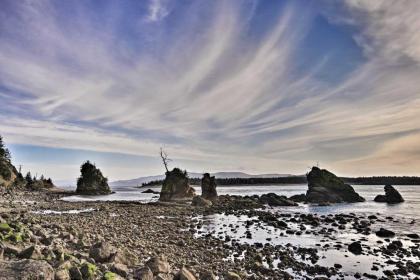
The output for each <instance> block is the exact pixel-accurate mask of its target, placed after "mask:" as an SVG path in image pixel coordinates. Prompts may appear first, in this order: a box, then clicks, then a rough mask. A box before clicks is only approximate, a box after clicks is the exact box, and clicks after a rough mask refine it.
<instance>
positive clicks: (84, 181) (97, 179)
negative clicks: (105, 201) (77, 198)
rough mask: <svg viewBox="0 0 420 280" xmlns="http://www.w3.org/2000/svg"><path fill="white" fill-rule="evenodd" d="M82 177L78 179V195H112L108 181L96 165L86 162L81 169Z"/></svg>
mask: <svg viewBox="0 0 420 280" xmlns="http://www.w3.org/2000/svg"><path fill="white" fill-rule="evenodd" d="M80 172H81V175H80V177H79V179H77V189H76V193H78V194H83V195H105V194H110V193H111V189H110V188H109V186H108V179H107V178H106V177H104V176H103V175H102V172H101V170H99V169H98V168H97V167H96V166H95V165H94V164H92V163H90V162H89V161H86V162H85V163H83V164H82V166H81V167H80Z"/></svg>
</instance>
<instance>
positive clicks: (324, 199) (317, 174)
mask: <svg viewBox="0 0 420 280" xmlns="http://www.w3.org/2000/svg"><path fill="white" fill-rule="evenodd" d="M306 177H307V179H308V191H307V192H306V200H307V202H310V203H328V202H329V203H339V202H363V201H365V199H364V198H363V197H361V196H360V195H359V194H358V193H357V192H356V191H355V190H354V189H353V187H352V186H350V185H348V184H345V183H344V182H343V180H341V179H340V178H338V177H337V176H335V175H334V174H333V173H331V172H329V171H328V170H325V169H320V168H318V167H312V170H311V171H310V172H309V173H308V174H307V176H306Z"/></svg>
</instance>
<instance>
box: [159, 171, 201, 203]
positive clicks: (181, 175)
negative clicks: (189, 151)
mask: <svg viewBox="0 0 420 280" xmlns="http://www.w3.org/2000/svg"><path fill="white" fill-rule="evenodd" d="M194 196H195V190H194V189H193V188H192V187H191V186H190V185H189V184H188V175H187V172H186V171H182V170H181V169H179V168H174V169H173V170H172V171H168V172H166V177H165V180H164V181H163V184H162V190H161V192H160V198H159V200H160V201H171V200H182V199H191V198H193V197H194Z"/></svg>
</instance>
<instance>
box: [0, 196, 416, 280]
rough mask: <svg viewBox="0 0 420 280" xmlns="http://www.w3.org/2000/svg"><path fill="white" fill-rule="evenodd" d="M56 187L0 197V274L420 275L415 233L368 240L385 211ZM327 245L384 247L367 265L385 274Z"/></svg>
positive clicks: (370, 251) (369, 252)
mask: <svg viewBox="0 0 420 280" xmlns="http://www.w3.org/2000/svg"><path fill="white" fill-rule="evenodd" d="M60 195H61V194H51V193H50V192H39V193H36V194H34V193H33V192H26V193H25V192H22V193H19V194H15V196H14V197H13V198H11V197H9V196H8V195H4V196H2V197H1V200H0V216H1V220H0V224H1V226H0V231H1V232H0V234H1V236H0V237H1V240H2V241H0V244H1V245H0V279H217V278H216V277H218V279H347V278H346V277H350V276H351V277H353V278H367V279H397V278H398V279H399V278H401V279H418V278H417V277H418V276H419V275H420V270H419V267H420V260H419V259H420V251H419V246H420V245H419V236H418V235H416V233H414V232H413V233H412V234H411V235H410V236H402V235H401V234H400V233H398V232H397V233H394V232H392V233H393V235H392V234H390V233H389V232H388V235H386V236H383V237H380V238H381V239H380V240H378V242H380V243H377V244H376V245H375V246H371V245H370V246H368V245H367V243H366V242H365V241H366V240H367V238H368V236H372V235H373V236H376V235H378V234H379V235H381V234H383V233H384V231H386V229H384V230H382V231H380V230H376V229H375V228H376V225H377V224H378V225H381V226H382V224H384V225H385V226H386V222H387V221H389V219H391V218H390V217H380V216H374V217H373V216H370V217H364V216H358V215H355V214H337V215H329V216H320V215H304V214H291V213H281V212H280V213H276V212H273V211H266V209H264V208H265V207H269V206H266V205H264V204H262V203H261V201H260V199H259V198H258V197H234V196H219V199H218V200H217V201H214V202H213V204H212V206H208V207H194V206H191V204H190V203H166V202H156V203H149V204H141V203H135V202H83V203H79V202H72V203H69V202H64V201H61V200H59V199H58V198H59V197H60ZM268 197H270V196H266V197H264V198H263V200H264V201H265V200H267V199H268ZM46 210H49V211H51V210H53V211H55V212H48V211H46ZM74 210H80V213H78V212H77V211H74ZM60 213H61V214H60ZM211 215H231V216H236V217H239V216H246V217H248V218H249V219H247V220H246V221H245V222H244V225H243V226H244V228H245V229H248V230H247V231H245V232H244V234H243V240H246V239H248V240H250V241H251V240H253V239H254V236H253V234H254V233H253V231H252V230H251V229H253V228H255V229H264V230H269V231H270V232H272V233H275V235H278V236H281V235H283V236H301V235H305V234H307V235H308V234H312V235H314V236H322V237H323V238H324V239H325V242H322V244H317V245H319V246H315V247H314V246H312V247H306V246H297V245H296V244H294V245H293V244H289V245H288V244H276V243H273V242H270V241H271V240H265V242H242V241H241V240H242V239H241V238H238V235H237V234H236V235H235V231H238V227H239V226H240V225H239V224H225V225H222V226H221V227H222V228H223V231H222V232H223V234H221V232H217V231H213V232H209V231H206V230H203V226H205V222H204V221H203V220H202V218H203V217H207V216H211ZM344 231H352V232H354V233H355V236H357V239H354V241H353V242H352V243H349V244H345V243H343V242H341V241H340V240H339V239H337V238H336V237H337V236H339V234H340V232H341V233H342V232H344ZM378 232H379V233H378ZM379 235H378V236H379ZM378 238H379V237H378ZM353 243H354V244H353ZM408 243H409V244H410V245H407V244H408ZM325 246H327V247H331V248H341V249H343V250H344V251H345V252H347V253H344V254H349V255H351V254H362V255H366V256H372V257H383V256H385V257H388V258H387V259H389V263H388V264H385V263H382V264H377V265H374V266H373V267H372V271H373V272H374V271H375V270H376V271H377V270H381V271H383V276H382V277H378V276H376V275H375V273H372V274H370V273H354V274H353V275H350V276H349V275H348V274H347V273H344V272H343V271H342V270H341V267H342V265H343V264H342V263H339V262H337V263H329V264H324V265H320V264H318V262H319V261H320V258H321V254H320V252H322V251H323V250H326V249H327V248H325ZM344 254H343V255H344ZM381 266H383V267H381Z"/></svg>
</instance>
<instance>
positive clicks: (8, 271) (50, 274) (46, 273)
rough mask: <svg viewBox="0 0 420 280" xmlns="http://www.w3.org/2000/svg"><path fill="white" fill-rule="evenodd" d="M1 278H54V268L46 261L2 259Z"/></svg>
mask: <svg viewBox="0 0 420 280" xmlns="http://www.w3.org/2000/svg"><path fill="white" fill-rule="evenodd" d="M0 279H4V280H14V279H21V280H29V279H30V280H38V279H39V280H41V279H42V280H52V279H54V270H53V268H52V267H51V266H50V265H49V264H48V263H47V262H46V261H38V260H20V261H0Z"/></svg>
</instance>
